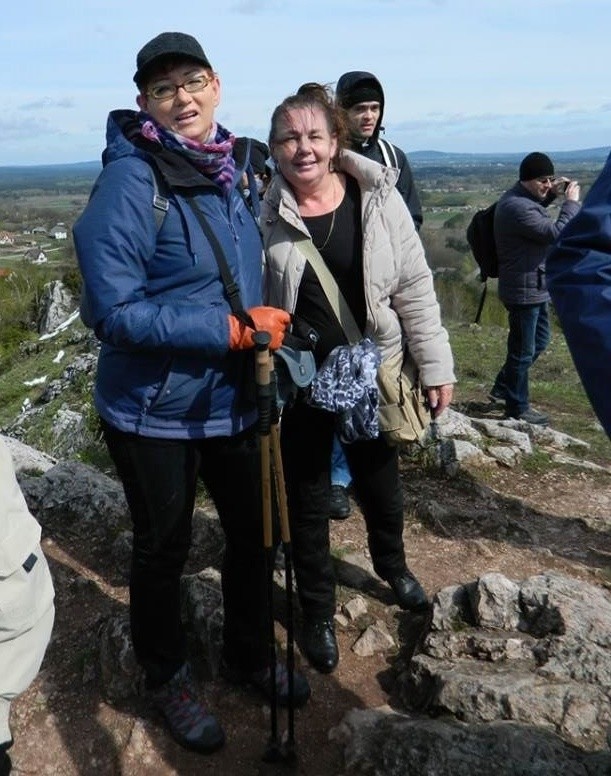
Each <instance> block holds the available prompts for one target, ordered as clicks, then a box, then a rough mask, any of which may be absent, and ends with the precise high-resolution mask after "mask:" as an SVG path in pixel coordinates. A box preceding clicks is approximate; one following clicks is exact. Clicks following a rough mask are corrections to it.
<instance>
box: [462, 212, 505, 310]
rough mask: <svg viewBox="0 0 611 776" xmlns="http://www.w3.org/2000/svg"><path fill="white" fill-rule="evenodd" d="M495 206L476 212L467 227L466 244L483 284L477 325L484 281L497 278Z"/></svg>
mask: <svg viewBox="0 0 611 776" xmlns="http://www.w3.org/2000/svg"><path fill="white" fill-rule="evenodd" d="M496 204H497V203H496V202H493V203H492V205H489V206H488V207H487V208H483V209H482V210H478V211H477V212H476V213H475V215H474V216H473V218H472V219H471V221H470V223H469V226H468V227H467V242H468V243H469V246H470V247H471V252H472V253H473V258H474V259H475V261H476V262H477V266H478V267H479V279H480V280H481V281H482V283H484V288H483V289H482V295H481V298H480V302H479V306H478V309H477V313H476V316H475V323H479V319H480V316H481V314H482V307H483V306H484V300H485V298H486V290H487V286H486V281H487V280H488V278H498V276H499V257H498V254H497V252H496V243H495V241H494V211H495V210H496Z"/></svg>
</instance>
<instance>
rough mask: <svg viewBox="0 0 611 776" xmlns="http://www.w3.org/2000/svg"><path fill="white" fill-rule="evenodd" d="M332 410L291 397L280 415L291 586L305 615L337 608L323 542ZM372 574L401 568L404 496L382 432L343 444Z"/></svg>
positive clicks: (326, 524)
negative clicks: (293, 401)
mask: <svg viewBox="0 0 611 776" xmlns="http://www.w3.org/2000/svg"><path fill="white" fill-rule="evenodd" d="M333 434H334V416H333V415H332V414H331V413H329V412H326V411H324V410H319V409H316V408H314V407H310V406H309V405H307V404H304V403H302V402H297V403H296V404H295V405H294V406H293V407H291V408H290V409H285V411H284V413H283V415H282V426H281V444H282V459H283V464H284V472H285V478H286V485H287V497H288V503H289V515H290V524H291V540H292V545H293V556H294V568H295V579H296V582H297V591H298V594H299V600H300V604H301V608H302V612H303V614H304V616H305V617H309V618H323V619H327V618H330V617H332V616H333V614H334V612H335V573H334V569H333V560H332V558H331V552H330V543H329V500H330V493H331V477H330V461H331V448H332V445H333ZM344 449H345V453H346V458H347V460H348V464H349V466H350V471H351V472H352V477H353V487H354V491H355V494H356V497H357V499H358V501H359V504H360V506H361V509H362V511H363V515H364V518H365V524H366V527H367V540H368V544H369V551H370V553H371V558H372V561H373V566H374V569H375V572H376V574H378V576H380V577H381V578H382V579H385V580H388V579H389V578H391V577H393V576H395V575H397V574H401V573H402V572H404V571H405V569H406V562H405V551H404V547H403V496H402V492H401V484H400V480H399V456H398V451H397V449H396V448H393V447H391V446H390V445H388V444H386V442H385V441H384V439H383V438H381V437H380V438H378V439H373V440H367V441H363V442H354V443H353V444H349V445H345V446H344Z"/></svg>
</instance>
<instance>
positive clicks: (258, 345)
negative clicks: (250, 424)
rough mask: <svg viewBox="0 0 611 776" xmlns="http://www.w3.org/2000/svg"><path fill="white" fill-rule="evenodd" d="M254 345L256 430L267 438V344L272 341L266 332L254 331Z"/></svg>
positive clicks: (269, 399) (269, 400)
mask: <svg viewBox="0 0 611 776" xmlns="http://www.w3.org/2000/svg"><path fill="white" fill-rule="evenodd" d="M253 341H254V343H255V382H256V385H257V410H258V430H259V434H261V436H268V435H269V431H270V427H271V416H272V394H271V365H270V359H271V356H270V352H269V343H270V342H271V341H272V337H271V334H270V333H269V332H268V331H256V332H255V333H254V335H253Z"/></svg>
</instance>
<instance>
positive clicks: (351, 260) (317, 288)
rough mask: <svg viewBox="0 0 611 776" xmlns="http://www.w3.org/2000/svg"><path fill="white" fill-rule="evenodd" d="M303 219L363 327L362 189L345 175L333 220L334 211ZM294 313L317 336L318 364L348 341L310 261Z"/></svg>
mask: <svg viewBox="0 0 611 776" xmlns="http://www.w3.org/2000/svg"><path fill="white" fill-rule="evenodd" d="M303 221H304V223H305V225H306V226H307V228H308V231H309V232H310V235H311V236H312V241H313V243H314V245H315V246H316V247H317V248H318V249H319V250H320V254H321V256H322V258H323V259H324V261H325V264H326V265H327V267H328V268H329V270H330V272H331V274H332V275H333V277H334V278H335V280H336V282H337V285H338V286H339V287H340V289H341V292H342V294H343V295H344V297H345V299H346V302H347V303H348V306H349V307H350V310H351V311H352V314H353V316H354V319H355V321H356V323H357V325H358V327H359V328H360V329H361V331H363V329H364V328H365V322H366V320H367V313H366V309H365V290H364V284H363V251H362V246H363V229H362V224H361V192H360V189H359V186H358V183H357V182H356V180H355V179H354V178H352V177H351V176H349V175H347V176H346V194H345V196H344V198H343V199H342V201H341V202H340V204H339V205H338V207H337V210H336V211H335V220H334V221H333V213H325V214H324V215H322V216H310V217H307V218H304V219H303ZM332 224H333V228H332V230H331V225H332ZM330 230H331V231H330ZM327 237H328V239H327ZM295 316H296V317H297V318H300V319H303V320H305V321H307V323H308V324H309V325H310V326H312V328H313V329H315V331H316V332H317V333H318V335H319V337H320V339H319V341H318V344H317V346H316V350H315V353H314V356H315V358H316V362H317V364H320V363H322V361H323V360H324V359H325V358H326V356H327V355H328V354H329V353H330V352H331V351H332V350H333V348H334V347H336V345H345V344H346V343H347V339H346V335H345V334H344V331H343V329H342V328H341V326H340V324H339V321H338V320H337V318H336V316H335V313H334V312H333V309H332V307H331V305H330V304H329V301H328V299H327V296H326V294H325V293H324V291H323V290H322V287H321V285H320V283H319V281H318V277H317V275H316V273H315V272H314V270H313V269H312V267H311V266H310V265H309V264H306V267H305V270H304V273H303V277H302V278H301V284H300V286H299V292H298V295H297V305H296V308H295Z"/></svg>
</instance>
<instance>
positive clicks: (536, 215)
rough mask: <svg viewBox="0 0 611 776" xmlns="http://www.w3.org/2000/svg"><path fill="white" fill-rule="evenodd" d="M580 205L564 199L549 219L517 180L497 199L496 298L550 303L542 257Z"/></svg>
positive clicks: (519, 302)
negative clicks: (497, 260)
mask: <svg viewBox="0 0 611 776" xmlns="http://www.w3.org/2000/svg"><path fill="white" fill-rule="evenodd" d="M578 210H579V203H578V202H573V201H572V200H568V199H567V200H565V201H564V202H563V203H562V205H561V207H560V212H559V213H558V217H557V218H556V220H555V221H553V220H552V218H551V217H550V215H549V213H548V212H547V210H546V209H545V206H544V204H543V203H542V202H540V201H539V200H538V199H537V198H536V197H534V196H533V195H532V194H531V193H530V192H529V191H528V189H526V188H525V187H524V186H523V185H522V184H521V183H520V182H519V181H518V182H517V183H516V184H515V185H514V186H513V187H512V188H511V189H509V190H508V191H506V192H505V193H504V194H503V196H502V197H501V198H500V199H499V201H498V204H497V206H496V209H495V211H494V241H495V243H496V248H497V253H498V256H499V281H498V295H499V298H500V299H501V301H502V302H503V303H504V304H506V305H527V304H542V303H543V302H549V293H548V290H547V281H546V277H545V257H546V255H547V251H548V249H549V247H550V246H551V244H552V243H553V242H554V240H555V239H556V237H558V234H559V233H560V231H561V230H562V228H563V227H564V226H565V224H566V223H567V222H568V221H569V219H570V218H572V216H574V215H575V213H576V212H577V211H578Z"/></svg>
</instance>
